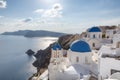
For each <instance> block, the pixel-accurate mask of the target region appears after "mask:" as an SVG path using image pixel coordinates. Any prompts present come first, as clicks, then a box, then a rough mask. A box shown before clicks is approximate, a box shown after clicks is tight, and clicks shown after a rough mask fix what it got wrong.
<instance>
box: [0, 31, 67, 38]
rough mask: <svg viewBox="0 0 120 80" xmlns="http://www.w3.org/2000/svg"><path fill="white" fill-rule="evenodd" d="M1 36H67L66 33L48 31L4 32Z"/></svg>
mask: <svg viewBox="0 0 120 80" xmlns="http://www.w3.org/2000/svg"><path fill="white" fill-rule="evenodd" d="M1 35H16V36H25V37H60V36H62V35H66V33H60V32H52V31H46V30H35V31H33V30H19V31H14V32H4V33H2V34H1Z"/></svg>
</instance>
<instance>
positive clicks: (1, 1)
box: [0, 0, 7, 8]
mask: <svg viewBox="0 0 120 80" xmlns="http://www.w3.org/2000/svg"><path fill="white" fill-rule="evenodd" d="M6 6H7V2H6V0H0V8H6Z"/></svg>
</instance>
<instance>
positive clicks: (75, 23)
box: [0, 0, 120, 33]
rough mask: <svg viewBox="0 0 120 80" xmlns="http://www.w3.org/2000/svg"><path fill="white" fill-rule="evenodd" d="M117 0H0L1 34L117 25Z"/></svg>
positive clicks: (76, 30) (119, 19)
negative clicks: (18, 31)
mask: <svg viewBox="0 0 120 80" xmlns="http://www.w3.org/2000/svg"><path fill="white" fill-rule="evenodd" d="M119 3H120V0H0V33H3V32H6V31H9V32H11V31H17V30H49V31H56V32H64V33H81V32H82V31H85V30H86V29H87V28H90V27H93V26H103V25H118V24H120V5H119Z"/></svg>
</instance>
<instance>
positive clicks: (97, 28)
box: [88, 26, 101, 32]
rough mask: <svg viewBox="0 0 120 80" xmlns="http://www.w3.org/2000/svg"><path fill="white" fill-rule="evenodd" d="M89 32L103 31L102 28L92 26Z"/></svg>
mask: <svg viewBox="0 0 120 80" xmlns="http://www.w3.org/2000/svg"><path fill="white" fill-rule="evenodd" d="M88 32H101V29H100V28H99V27H96V26H95V27H92V28H90V29H89V31H88Z"/></svg>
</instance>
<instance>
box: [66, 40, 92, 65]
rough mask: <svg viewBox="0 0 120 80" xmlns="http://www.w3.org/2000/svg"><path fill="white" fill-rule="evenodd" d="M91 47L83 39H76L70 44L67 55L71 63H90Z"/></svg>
mask: <svg viewBox="0 0 120 80" xmlns="http://www.w3.org/2000/svg"><path fill="white" fill-rule="evenodd" d="M91 56H92V52H91V48H90V46H89V44H88V43H87V42H86V41H85V40H76V41H74V42H73V43H72V44H71V45H70V49H69V52H68V57H69V59H70V61H71V63H72V64H90V63H91V60H92V59H91Z"/></svg>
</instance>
